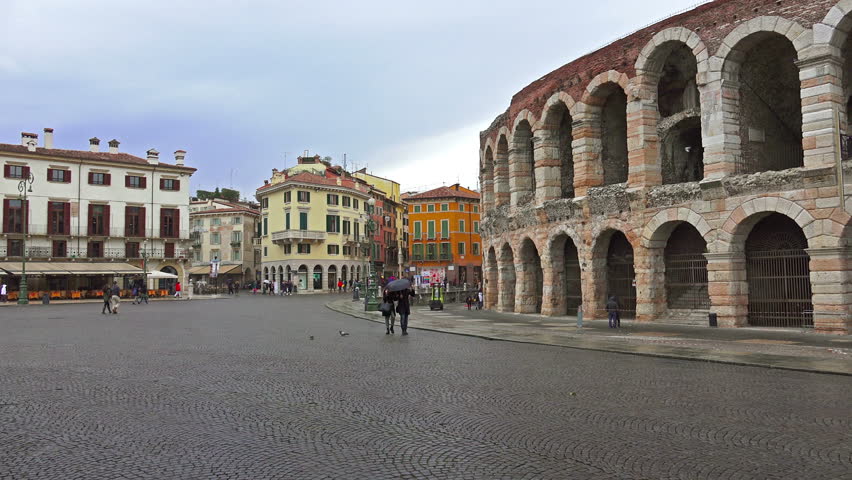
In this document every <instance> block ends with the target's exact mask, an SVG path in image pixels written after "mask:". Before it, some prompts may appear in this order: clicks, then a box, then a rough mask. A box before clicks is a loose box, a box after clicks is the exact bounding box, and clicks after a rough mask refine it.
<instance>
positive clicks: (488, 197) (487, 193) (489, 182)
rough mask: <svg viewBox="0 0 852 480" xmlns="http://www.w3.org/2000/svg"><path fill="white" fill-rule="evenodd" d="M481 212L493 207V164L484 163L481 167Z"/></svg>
mask: <svg viewBox="0 0 852 480" xmlns="http://www.w3.org/2000/svg"><path fill="white" fill-rule="evenodd" d="M480 203H481V204H482V207H481V208H482V213H485V212H487V211H488V210H491V209H492V208H493V207H494V165H493V164H491V165H486V166H485V168H483V169H482V199H481V200H480Z"/></svg>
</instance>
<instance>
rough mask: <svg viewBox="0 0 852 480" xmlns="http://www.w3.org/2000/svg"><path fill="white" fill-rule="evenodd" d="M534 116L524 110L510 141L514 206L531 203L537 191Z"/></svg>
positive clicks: (511, 188) (511, 189)
mask: <svg viewBox="0 0 852 480" xmlns="http://www.w3.org/2000/svg"><path fill="white" fill-rule="evenodd" d="M533 125H535V119H534V118H533V117H532V114H530V113H529V112H527V111H526V110H524V111H523V112H521V113H520V114H519V115H518V116H517V117H516V118H515V125H514V127H513V129H512V137H511V139H510V141H509V192H510V201H511V204H512V206H520V205H525V204H527V203H529V202H531V201H532V200H533V198H534V194H535V191H536V182H535V168H534V161H533V151H534V149H535V146H534V143H535V140H534V136H533Z"/></svg>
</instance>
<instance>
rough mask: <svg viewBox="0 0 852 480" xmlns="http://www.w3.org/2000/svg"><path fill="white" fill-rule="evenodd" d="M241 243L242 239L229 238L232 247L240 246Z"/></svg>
mask: <svg viewBox="0 0 852 480" xmlns="http://www.w3.org/2000/svg"><path fill="white" fill-rule="evenodd" d="M242 244H243V241H242V240H231V247H233V248H240V246H241V245H242Z"/></svg>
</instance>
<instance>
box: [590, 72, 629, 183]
mask: <svg viewBox="0 0 852 480" xmlns="http://www.w3.org/2000/svg"><path fill="white" fill-rule="evenodd" d="M597 96H600V97H603V98H605V99H606V100H605V101H604V103H603V107H602V108H601V164H602V165H603V178H604V185H615V184H617V183H624V182H626V181H627V167H628V163H627V95H625V94H624V91H623V90H622V89H621V87H620V86H619V85H617V84H614V83H608V84H606V85H604V86H603V87H601V88H600V92H599V93H598V94H597Z"/></svg>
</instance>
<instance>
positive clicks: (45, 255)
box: [0, 247, 188, 259]
mask: <svg viewBox="0 0 852 480" xmlns="http://www.w3.org/2000/svg"><path fill="white" fill-rule="evenodd" d="M88 253H89V252H88V251H87V249H86V248H79V249H78V248H66V249H65V255H60V256H54V255H53V249H52V248H51V247H27V248H26V257H27V258H42V259H51V258H53V259H56V258H63V259H65V258H67V259H76V258H104V259H118V258H120V259H141V258H142V253H141V252H139V253H137V254H136V255H135V256H127V250H126V249H124V248H104V249H101V252H100V253H99V254H97V255H93V256H90V255H89V254H88ZM145 254H146V256H147V257H148V258H154V259H160V258H186V257H187V254H188V251H187V250H186V249H183V248H176V249H175V250H174V255H172V256H170V257H166V251H165V249H162V248H160V249H148V250H146V251H145ZM0 258H21V252H20V251H17V252H15V251H9V249H8V248H7V247H0Z"/></svg>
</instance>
